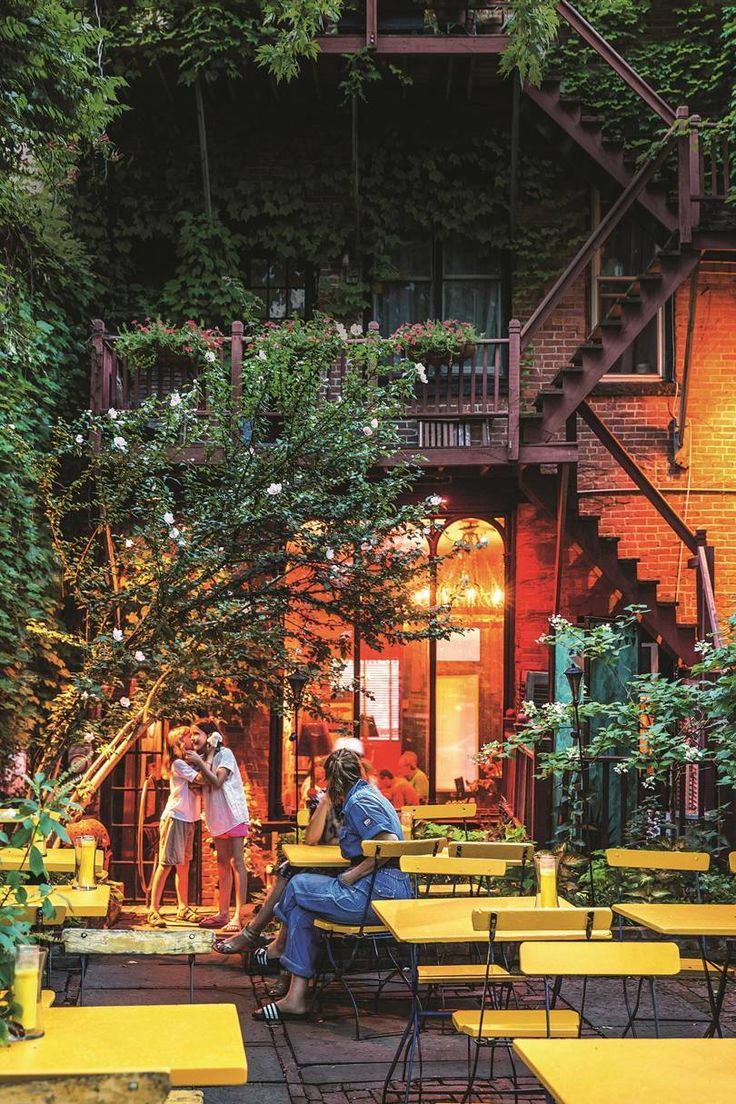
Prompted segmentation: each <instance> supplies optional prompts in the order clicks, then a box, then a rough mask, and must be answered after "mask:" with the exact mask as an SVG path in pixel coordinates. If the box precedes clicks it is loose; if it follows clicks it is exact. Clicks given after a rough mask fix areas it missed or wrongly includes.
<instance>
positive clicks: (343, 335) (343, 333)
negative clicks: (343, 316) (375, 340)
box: [335, 322, 362, 341]
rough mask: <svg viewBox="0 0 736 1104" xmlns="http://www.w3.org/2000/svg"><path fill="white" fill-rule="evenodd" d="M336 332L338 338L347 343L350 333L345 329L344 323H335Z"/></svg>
mask: <svg viewBox="0 0 736 1104" xmlns="http://www.w3.org/2000/svg"><path fill="white" fill-rule="evenodd" d="M335 332H336V333H337V336H338V337H339V338H340V340H341V341H347V339H348V331H347V330H346V329H345V327H344V326H343V324H342V322H336V323H335ZM361 332H362V331H361Z"/></svg>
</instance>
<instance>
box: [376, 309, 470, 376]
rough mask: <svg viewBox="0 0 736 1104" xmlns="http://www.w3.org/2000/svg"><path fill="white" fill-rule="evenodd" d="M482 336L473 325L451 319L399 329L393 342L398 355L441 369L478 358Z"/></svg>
mask: <svg viewBox="0 0 736 1104" xmlns="http://www.w3.org/2000/svg"><path fill="white" fill-rule="evenodd" d="M479 336H480V335H479V334H478V333H477V332H476V330H475V328H474V326H473V325H472V324H471V323H470V322H458V321H457V319H455V318H447V319H445V320H444V321H442V322H440V321H437V320H436V319H430V320H429V321H427V322H413V323H407V324H406V325H404V326H399V328H398V330H397V331H396V333H395V334H394V336H393V340H394V342H395V345H396V350H397V352H399V353H402V354H403V355H404V356H407V357H409V359H410V360H414V361H419V360H424V361H426V362H427V363H428V364H432V365H435V366H437V365H439V364H448V363H451V362H452V361H453V360H467V359H468V358H470V357H472V356H474V355H475V347H476V344H477V342H478V339H479Z"/></svg>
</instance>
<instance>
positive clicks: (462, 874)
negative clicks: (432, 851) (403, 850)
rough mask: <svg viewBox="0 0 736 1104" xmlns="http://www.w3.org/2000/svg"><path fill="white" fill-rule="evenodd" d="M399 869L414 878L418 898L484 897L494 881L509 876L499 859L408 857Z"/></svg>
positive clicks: (404, 858) (437, 856) (403, 860)
mask: <svg viewBox="0 0 736 1104" xmlns="http://www.w3.org/2000/svg"><path fill="white" fill-rule="evenodd" d="M399 866H400V867H401V869H402V870H403V871H404V873H405V874H410V875H411V877H412V881H413V883H414V896H415V897H461V896H471V897H480V896H481V895H482V893H483V889H484V887H485V888H486V892H487V890H488V888H489V886H490V882H489V879H490V878H502V877H503V876H504V875H505V873H506V863H505V862H500V861H499V860H498V859H482V858H467V859H463V858H451V857H450V856H449V855H435V856H434V857H422V856H417V855H404V856H403V858H401V859H400V860H399ZM435 878H450V879H451V881H449V882H435V880H434V879H435ZM461 879H464V880H461Z"/></svg>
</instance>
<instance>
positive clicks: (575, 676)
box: [565, 660, 595, 908]
mask: <svg viewBox="0 0 736 1104" xmlns="http://www.w3.org/2000/svg"><path fill="white" fill-rule="evenodd" d="M565 678H566V679H567V684H568V686H569V687H570V696H571V697H572V712H573V717H574V718H575V733H574V735H575V739H576V740H577V745H578V756H579V758H580V797H581V801H582V810H583V811H582V816H583V822H582V825H581V827H582V830H583V843H584V846H585V851H586V853H587V856H588V904H589V905H590V906H591V908H593V907H594V906H595V890H594V888H593V855H592V853H591V849H590V830H589V825H588V812H589V811H588V765H587V763H586V762H585V759H584V757H583V733H582V729H581V727H580V712H579V710H580V691H581V690H582V686H583V669H582V667H580V666H579V665H578V664H577V663H575V661H574V660H573V662H572V663H571V664H570V666H569V667H568V668H567V670H566V671H565Z"/></svg>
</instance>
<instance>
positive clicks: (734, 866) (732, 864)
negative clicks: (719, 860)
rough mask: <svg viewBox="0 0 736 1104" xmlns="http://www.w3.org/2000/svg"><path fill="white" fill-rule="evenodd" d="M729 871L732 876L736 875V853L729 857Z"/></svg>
mask: <svg viewBox="0 0 736 1104" xmlns="http://www.w3.org/2000/svg"><path fill="white" fill-rule="evenodd" d="M728 869H729V870H730V872H731V873H732V874H736V851H731V853H730V854H729V856H728Z"/></svg>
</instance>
